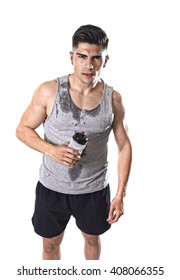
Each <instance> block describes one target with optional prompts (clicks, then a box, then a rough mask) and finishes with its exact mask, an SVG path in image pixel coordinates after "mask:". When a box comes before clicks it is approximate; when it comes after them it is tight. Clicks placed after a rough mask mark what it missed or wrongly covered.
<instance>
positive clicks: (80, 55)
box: [78, 54, 86, 58]
mask: <svg viewBox="0 0 180 280" xmlns="http://www.w3.org/2000/svg"><path fill="white" fill-rule="evenodd" d="M78 57H79V58H86V55H84V54H78Z"/></svg>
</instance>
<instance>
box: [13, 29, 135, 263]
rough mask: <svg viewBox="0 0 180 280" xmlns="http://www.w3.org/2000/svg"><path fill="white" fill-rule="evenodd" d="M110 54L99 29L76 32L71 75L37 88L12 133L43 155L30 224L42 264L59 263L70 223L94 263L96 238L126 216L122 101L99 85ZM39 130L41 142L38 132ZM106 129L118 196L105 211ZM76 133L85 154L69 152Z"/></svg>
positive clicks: (127, 150)
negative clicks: (113, 146)
mask: <svg viewBox="0 0 180 280" xmlns="http://www.w3.org/2000/svg"><path fill="white" fill-rule="evenodd" d="M107 47H108V38H107V35H106V33H105V32H104V31H103V30H102V29H101V28H99V27H97V26H93V25H83V26H81V27H79V28H78V29H77V30H76V32H75V33H74V35H73V38H72V51H71V52H70V59H71V63H72V65H73V68H74V71H73V73H72V74H70V75H66V76H63V77H61V78H58V79H55V80H52V81H48V82H45V83H43V84H41V85H40V86H39V87H38V88H37V90H36V91H35V93H34V95H33V98H32V101H31V103H30V105H29V106H28V108H27V109H26V111H25V112H24V114H23V116H22V118H21V121H20V124H19V125H18V127H17V132H16V135H17V137H18V138H19V139H20V140H21V141H22V142H24V143H25V144H26V145H27V146H29V147H31V148H32V149H35V150H37V151H39V152H41V153H43V161H42V164H41V168H40V177H39V181H38V183H37V187H36V202H35V211H34V215H33V218H32V222H33V226H34V230H35V232H36V233H37V234H39V235H40V236H42V237H43V259H46V260H57V259H60V258H61V252H60V244H61V241H62V239H63V235H64V231H65V228H66V225H67V223H68V221H69V219H70V217H71V215H73V216H74V218H75V220H76V224H77V226H78V228H79V229H80V230H81V232H82V235H83V237H84V240H85V246H84V253H85V258H86V259H87V260H97V259H99V258H100V251H101V244H100V237H99V236H100V235H101V234H102V233H104V232H105V231H107V230H108V229H109V228H110V226H111V224H112V223H115V222H117V221H118V219H119V218H120V216H121V215H122V214H123V212H124V208H123V197H124V195H125V189H126V185H127V182H128V177H129V173H130V166H131V153H132V152H131V143H130V140H129V138H128V136H127V133H126V130H125V128H124V125H123V119H124V108H123V105H122V101H121V96H120V94H119V93H118V92H117V91H115V90H113V88H112V87H110V86H108V85H107V84H105V83H104V81H103V80H102V79H101V78H100V74H101V70H102V69H103V68H104V67H105V66H106V64H107V61H108V59H109V57H108V55H107V53H106V51H107ZM42 123H43V124H44V139H41V138H40V136H39V135H38V134H37V132H36V128H37V127H39V126H40V125H41V124H42ZM111 129H113V132H114V136H115V140H116V143H117V147H118V151H119V156H118V164H117V165H118V182H117V185H118V188H117V194H116V196H115V198H114V199H113V200H112V201H111V203H110V190H109V185H108V178H107V143H108V139H109V134H110V132H111ZM75 132H83V133H85V134H86V135H87V137H88V143H87V146H86V149H85V151H84V152H83V153H82V154H80V153H79V152H78V151H77V150H75V149H72V148H70V147H68V143H69V141H70V138H71V136H72V135H73V134H74V133H75Z"/></svg>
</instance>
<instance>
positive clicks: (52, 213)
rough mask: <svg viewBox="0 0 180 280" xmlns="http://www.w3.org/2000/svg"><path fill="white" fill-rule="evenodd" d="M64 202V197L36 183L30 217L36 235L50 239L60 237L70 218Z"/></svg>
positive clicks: (65, 199)
mask: <svg viewBox="0 0 180 280" xmlns="http://www.w3.org/2000/svg"><path fill="white" fill-rule="evenodd" d="M66 201H67V198H66V195H64V194H60V193H57V192H55V191H52V190H49V189H47V188H45V187H44V186H43V185H42V184H41V183H40V182H38V184H37V187H36V201H35V209H34V214H33V217H32V223H33V226H34V230H35V232H36V233H37V234H39V235H40V236H42V237H47V238H50V237H55V236H58V235H60V234H61V233H62V232H63V231H64V230H65V228H66V225H67V223H68V221H69V219H70V216H71V213H70V211H69V210H68V207H67V203H66Z"/></svg>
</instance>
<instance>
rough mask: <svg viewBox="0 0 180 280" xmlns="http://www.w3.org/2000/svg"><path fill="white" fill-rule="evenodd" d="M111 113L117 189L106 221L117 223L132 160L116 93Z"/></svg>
mask: <svg viewBox="0 0 180 280" xmlns="http://www.w3.org/2000/svg"><path fill="white" fill-rule="evenodd" d="M113 111H114V122H113V131H114V136H115V140H116V143H117V146H118V166H117V170H118V189H117V193H116V196H115V198H114V199H113V200H112V202H111V208H110V212H109V217H108V219H107V221H108V222H109V223H114V222H117V220H118V219H119V217H120V216H121V215H122V214H123V212H124V204H123V197H124V195H125V192H126V186H127V182H128V178H129V173H130V168H131V159H132V147H131V142H130V140H129V138H128V135H127V132H126V129H125V127H124V124H123V120H124V108H123V105H122V100H121V96H120V94H119V93H118V92H114V93H113Z"/></svg>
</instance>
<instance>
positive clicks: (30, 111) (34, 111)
mask: <svg viewBox="0 0 180 280" xmlns="http://www.w3.org/2000/svg"><path fill="white" fill-rule="evenodd" d="M45 119H46V109H45V108H44V107H42V106H40V105H38V104H33V103H32V102H31V103H30V105H29V106H28V108H27V109H26V111H25V112H24V114H23V115H22V118H21V121H20V125H22V126H26V127H30V128H32V129H36V128H37V127H38V126H40V125H41V123H42V122H43V121H44V120H45Z"/></svg>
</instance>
